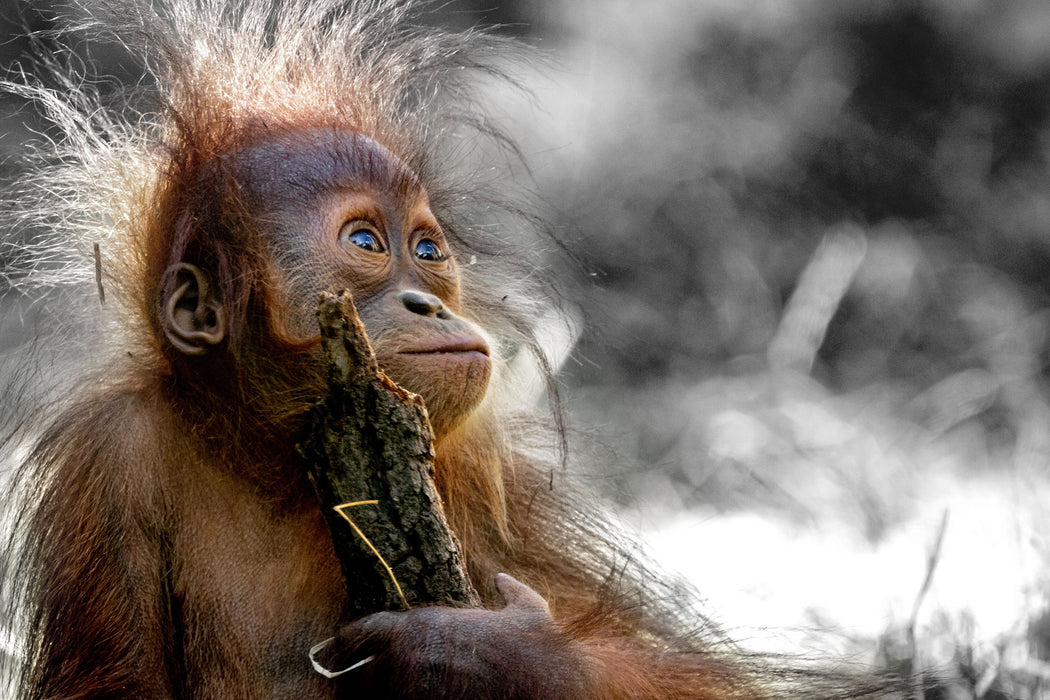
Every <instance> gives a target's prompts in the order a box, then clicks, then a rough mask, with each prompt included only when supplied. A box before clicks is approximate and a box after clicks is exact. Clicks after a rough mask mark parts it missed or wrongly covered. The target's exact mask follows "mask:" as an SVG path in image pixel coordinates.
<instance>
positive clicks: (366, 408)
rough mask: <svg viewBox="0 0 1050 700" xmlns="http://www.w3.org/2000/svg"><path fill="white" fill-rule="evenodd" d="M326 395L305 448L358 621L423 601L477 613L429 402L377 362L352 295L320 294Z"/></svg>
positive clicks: (312, 421)
mask: <svg viewBox="0 0 1050 700" xmlns="http://www.w3.org/2000/svg"><path fill="white" fill-rule="evenodd" d="M317 319H318V322H319V324H320V327H321V344H322V347H323V349H324V354H325V357H326V359H327V362H328V391H329V393H328V396H327V397H325V398H324V399H323V400H322V401H320V402H319V403H318V404H316V405H315V406H314V408H313V409H312V411H311V414H310V418H309V421H308V428H307V433H306V437H305V439H304V440H303V442H302V443H300V445H299V450H300V453H301V454H302V455H303V457H304V458H305V460H306V464H307V469H308V474H309V476H310V479H311V481H312V482H313V484H314V487H315V488H316V490H317V495H318V498H319V499H320V502H321V508H322V511H323V512H324V515H325V519H326V521H327V522H328V527H329V529H330V530H331V533H332V541H333V543H334V544H335V552H336V556H337V557H338V558H339V564H340V566H341V568H342V572H343V580H344V583H345V585H346V590H347V593H348V595H349V598H350V604H351V607H352V610H351V611H349V612H350V613H351V615H352V616H353V617H360V616H364V615H368V614H371V613H375V612H380V611H383V610H403V609H405V608H406V607H416V606H418V605H424V604H440V605H451V606H458V607H480V599H479V598H478V594H477V592H476V591H475V590H474V588H473V586H471V584H470V581H469V579H468V578H467V574H466V571H465V569H464V567H463V562H462V558H461V556H460V553H459V546H458V543H457V542H456V538H455V536H454V535H453V534H452V531H451V530H450V529H449V526H448V521H447V520H446V518H445V514H444V510H443V508H442V505H441V497H440V495H439V494H438V492H437V489H436V488H435V486H434V482H433V479H432V478H431V477H432V474H433V468H434V447H433V443H434V433H433V430H432V429H431V427H430V421H429V419H428V418H427V412H426V408H425V407H424V405H423V400H422V399H421V398H420V397H419V396H417V395H415V394H413V393H411V392H408V391H405V390H404V389H402V388H401V387H399V386H397V385H396V384H395V383H394V382H392V381H391V380H390V379H389V378H388V377H387V376H386V375H385V374H384V373H383V371H382V370H381V369H379V366H378V364H377V363H376V358H375V354H374V353H373V352H372V347H371V345H370V344H369V342H368V337H367V336H366V335H365V330H364V327H363V326H362V325H361V321H360V319H359V318H358V316H357V309H356V308H355V307H354V303H353V300H352V298H351V296H350V293H349V292H342V293H341V294H339V295H334V294H329V293H327V292H325V293H322V295H321V298H320V300H319V303H318V309H317Z"/></svg>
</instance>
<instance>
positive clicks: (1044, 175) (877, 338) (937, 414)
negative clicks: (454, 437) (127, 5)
mask: <svg viewBox="0 0 1050 700" xmlns="http://www.w3.org/2000/svg"><path fill="white" fill-rule="evenodd" d="M34 6H39V7H46V6H47V5H46V3H39V2H38V3H34ZM28 17H29V20H30V21H31V23H32V22H36V23H38V24H35V25H33V26H34V28H46V20H44V19H40V18H38V17H35V16H32V15H30V16H28ZM3 21H4V22H6V25H4V27H3V30H4V32H3V33H4V35H5V36H8V37H13V36H14V35H15V34H17V33H18V32H19V31H20V26H19V24H18V23H19V22H20V21H21V20H18V19H17V17H16V16H15V13H14V12H8V13H6V15H5V16H4V18H3ZM433 21H435V22H437V23H439V24H443V25H445V26H451V27H457V28H459V27H467V26H474V25H478V24H481V25H491V24H501V25H503V26H502V29H501V30H500V31H502V32H504V33H506V34H509V35H514V36H519V37H522V38H523V39H524V40H526V41H527V42H529V43H530V44H532V45H534V46H535V47H536V48H537V49H538V52H539V53H540V54H542V55H543V56H544V59H543V60H537V61H536V63H535V65H516V66H515V67H514V69H513V70H514V75H515V76H516V77H517V78H518V79H519V80H521V82H522V83H524V84H525V85H526V86H527V87H528V89H529V90H530V91H531V94H532V97H531V98H529V97H526V96H522V95H521V94H519V93H511V92H510V91H505V90H500V89H496V88H494V89H493V98H494V99H495V100H496V102H497V105H498V108H497V116H498V118H499V119H500V121H501V122H503V123H505V124H506V125H507V127H508V129H509V131H511V133H513V134H514V135H515V136H516V137H517V138H519V139H520V140H521V142H522V144H523V147H524V150H525V153H526V157H527V159H528V161H529V162H530V164H531V166H532V173H531V176H532V177H531V180H529V181H528V182H527V183H526V186H528V187H531V188H535V189H536V190H538V192H539V194H540V195H541V197H542V199H543V200H544V201H545V203H546V204H547V205H548V206H549V207H550V210H551V212H552V214H551V218H552V220H553V221H554V222H555V226H556V227H557V229H558V231H559V235H560V237H561V238H563V239H564V241H565V245H566V248H567V250H568V252H570V253H571V255H570V256H564V255H552V256H551V265H552V266H553V269H552V270H551V271H552V272H553V273H554V274H555V276H556V278H557V279H558V281H559V284H560V287H561V291H562V293H563V295H564V297H565V299H566V300H567V308H568V313H567V317H566V319H563V320H564V321H565V323H555V324H553V325H552V328H551V337H552V341H551V342H552V345H558V343H561V347H562V348H563V349H564V346H565V338H567V337H572V338H575V341H576V342H575V345H574V347H573V349H572V351H571V353H569V354H568V355H567V357H566V359H565V361H564V363H563V365H562V369H561V372H560V375H559V378H560V382H561V385H562V388H563V390H564V394H565V397H566V401H567V402H568V408H569V414H570V419H571V423H572V425H573V426H574V427H576V428H578V429H579V430H580V432H581V433H583V434H585V437H584V438H583V439H582V440H581V442H582V443H583V446H584V447H585V448H586V449H587V450H588V451H590V453H592V454H591V457H590V458H589V459H588V460H586V461H585V464H584V467H583V468H584V471H585V477H586V479H587V480H588V482H589V483H590V484H591V485H592V486H593V487H594V488H595V489H597V490H598V491H600V492H601V493H602V494H603V496H605V497H606V498H608V499H609V500H610V501H611V502H612V503H613V504H614V505H615V507H616V508H617V509H618V511H619V512H620V513H621V515H622V516H623V518H624V520H625V522H626V523H627V524H628V526H629V527H631V528H633V529H634V530H635V531H636V532H637V533H639V534H640V535H641V536H642V538H643V539H645V540H646V541H647V543H648V545H649V546H650V547H651V548H652V550H653V551H654V552H655V553H656V554H657V556H658V557H659V559H660V561H661V562H662V563H663V565H664V566H666V567H667V568H668V569H671V570H675V571H678V572H680V573H681V574H683V575H685V576H687V577H688V578H689V579H690V580H691V581H692V582H693V583H694V584H695V585H696V587H697V588H698V589H699V590H700V591H701V593H702V594H703V596H704V597H705V598H706V600H707V602H708V605H709V608H710V610H711V612H712V614H713V616H714V617H715V619H716V620H717V621H719V622H720V623H722V625H723V626H725V627H726V628H727V629H728V630H729V631H730V633H731V635H732V636H734V637H735V638H736V639H738V640H739V641H740V643H741V644H742V645H743V646H745V647H748V648H754V649H756V650H760V651H778V652H779V651H785V652H803V653H812V654H813V655H814V657H816V656H820V655H824V654H826V653H828V652H829V651H830V652H833V653H835V654H837V655H840V656H843V657H845V658H848V659H851V660H853V661H855V662H857V663H859V664H871V665H875V666H876V667H878V668H884V669H894V670H900V671H906V672H922V673H928V674H931V675H934V674H935V675H936V676H937V677H938V678H939V679H940V681H939V684H938V686H937V689H936V691H931V693H930V694H928V697H939V698H941V697H943V698H1007V697H1011V698H1044V697H1050V601H1048V595H1047V594H1048V592H1050V588H1048V584H1050V580H1048V579H1050V566H1048V562H1047V558H1048V556H1050V549H1048V548H1047V546H1046V544H1047V538H1048V537H1050V512H1048V509H1047V507H1046V505H1045V504H1048V503H1050V475H1048V465H1050V392H1048V385H1047V381H1046V372H1047V360H1048V356H1050V337H1048V332H1050V170H1048V167H1047V166H1048V159H1050V4H1048V3H1046V2H1045V0H1000V1H998V2H990V1H983V2H982V1H981V0H896V1H893V0H651V1H650V2H647V3H643V2H638V1H637V0H633V1H632V0H572V1H569V0H518V1H514V0H453V1H451V2H445V3H443V4H441V5H440V6H439V9H438V10H437V12H436V13H435V15H434V16H433ZM25 48H26V46H25V43H24V41H22V40H19V39H14V38H12V39H9V40H8V41H6V42H4V43H2V44H0V62H2V65H3V66H6V67H9V66H11V65H13V62H14V61H15V60H16V58H18V57H19V56H21V55H22V53H23V52H24V51H25ZM93 60H98V61H102V62H105V61H106V55H105V54H104V52H103V53H102V54H101V55H98V54H96V55H95V56H94V57H93ZM101 72H103V73H109V74H111V75H113V76H115V77H116V78H117V79H118V80H127V79H134V78H135V76H137V68H136V67H134V66H124V65H122V64H121V61H120V60H119V58H116V57H115V58H114V59H113V62H112V65H111V66H108V70H103V71H101ZM2 107H3V109H2V114H3V115H4V121H3V123H2V124H0V163H2V162H3V161H4V157H6V156H7V155H9V154H11V153H14V152H17V151H18V150H19V148H20V147H21V144H22V143H23V142H24V140H25V138H26V137H27V136H28V135H29V131H28V129H31V128H33V120H34V115H33V114H32V113H31V112H27V111H26V110H25V109H24V108H23V106H22V105H19V104H17V102H15V101H13V100H11V99H10V98H7V101H6V102H5V103H3V105H2ZM0 167H5V166H3V165H0ZM4 333H7V339H8V340H10V339H11V337H12V333H13V331H10V330H5V328H4V327H3V326H0V349H2V346H3V345H4V343H5V337H4V335H3V334H4Z"/></svg>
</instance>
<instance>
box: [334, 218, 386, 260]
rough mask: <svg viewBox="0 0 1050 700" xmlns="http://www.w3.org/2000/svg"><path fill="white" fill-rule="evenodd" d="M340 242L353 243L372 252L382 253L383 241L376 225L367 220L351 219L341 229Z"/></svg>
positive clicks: (344, 243)
mask: <svg viewBox="0 0 1050 700" xmlns="http://www.w3.org/2000/svg"><path fill="white" fill-rule="evenodd" d="M339 242H340V243H341V244H342V245H344V246H347V245H352V246H356V247H357V248H361V249H363V250H367V251H369V252H371V253H382V252H383V242H382V240H380V238H379V233H378V232H377V231H376V230H375V227H374V226H372V224H370V223H368V222H367V221H351V222H349V223H347V224H345V225H344V226H343V228H341V229H340V230H339Z"/></svg>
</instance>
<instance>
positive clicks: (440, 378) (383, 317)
mask: <svg viewBox="0 0 1050 700" xmlns="http://www.w3.org/2000/svg"><path fill="white" fill-rule="evenodd" d="M235 168H236V171H237V174H238V178H239V180H240V181H241V182H243V183H246V184H247V187H246V188H245V189H246V194H247V200H248V204H249V206H250V207H251V209H252V210H253V212H255V213H257V215H258V217H257V219H258V220H259V221H262V222H266V224H265V226H264V227H263V230H262V231H260V233H261V234H262V235H264V236H266V237H267V239H268V242H269V245H270V247H271V248H272V255H273V259H274V260H275V261H277V268H278V270H279V271H280V272H281V273H282V275H283V276H284V277H285V279H284V280H283V282H284V285H283V288H284V289H285V294H284V303H286V304H288V305H289V313H287V314H286V317H287V318H289V319H290V321H289V325H291V326H292V327H291V328H290V329H289V330H290V331H291V332H292V333H294V334H297V335H299V336H301V337H304V338H305V337H309V335H310V334H311V333H316V326H315V321H314V318H313V310H314V306H315V302H316V298H317V292H318V290H321V289H332V290H335V289H348V290H350V291H351V293H352V294H353V297H354V300H355V303H356V305H357V308H358V311H359V314H360V317H361V319H362V321H363V323H364V325H365V329H366V331H367V333H368V335H369V338H370V340H371V342H372V344H373V348H374V350H375V352H376V356H377V359H378V361H379V364H380V366H381V367H382V368H383V369H384V370H385V371H386V372H387V373H388V374H389V376H390V377H391V378H392V379H393V380H394V381H396V382H398V383H399V384H401V385H402V386H404V387H405V388H407V389H409V390H411V391H414V392H416V393H419V394H420V395H422V396H423V398H424V400H425V402H426V406H427V408H428V411H429V415H430V418H431V421H432V423H433V426H434V429H435V433H436V435H437V437H438V440H439V444H440V440H441V439H442V438H443V437H444V436H446V435H447V434H448V433H449V432H450V431H452V430H453V429H455V427H456V426H457V425H459V424H460V423H461V422H462V421H464V420H465V419H466V418H467V417H468V416H469V415H470V413H471V412H472V411H473V410H474V409H475V408H476V407H477V406H478V404H479V403H480V402H481V400H482V399H483V398H484V395H485V391H486V388H487V384H488V380H489V375H490V371H491V364H492V363H491V360H490V352H491V351H490V344H489V341H488V340H487V338H486V336H485V334H484V333H483V332H482V331H481V329H480V328H479V327H478V326H477V325H475V324H474V323H472V322H470V321H468V320H467V319H465V318H464V317H463V316H461V315H460V313H461V299H460V272H459V267H458V265H457V264H456V261H455V259H454V258H453V257H452V254H451V251H450V250H449V246H448V242H447V241H446V239H445V237H444V234H443V233H442V230H441V226H440V225H439V223H438V221H437V219H436V218H435V216H434V214H433V213H432V212H431V210H430V206H429V202H428V199H427V195H426V193H425V192H424V191H423V189H422V187H421V186H420V184H419V183H418V182H417V180H416V178H415V177H414V176H413V174H412V173H411V172H410V171H409V170H408V169H407V168H406V167H405V166H404V165H403V164H402V163H401V162H400V161H399V160H398V159H397V158H395V157H394V156H393V155H392V154H390V153H389V152H388V151H387V150H386V149H385V148H383V147H382V146H380V145H379V144H377V143H376V142H375V141H373V140H371V139H368V138H366V137H363V136H360V135H357V134H341V133H333V132H309V131H308V132H301V133H296V134H292V135H291V136H288V137H285V138H283V139H281V140H279V141H277V142H266V143H262V144H259V145H257V146H255V147H253V148H250V149H248V150H246V151H244V152H242V153H240V154H239V155H238V156H237V158H236V161H235ZM169 274H174V275H176V276H177V284H176V287H175V291H174V293H173V294H172V295H171V297H170V298H169V299H167V300H165V302H164V304H162V306H161V308H162V313H163V314H165V318H164V319H162V321H163V323H162V325H163V327H164V329H165V332H166V334H167V336H168V338H169V340H170V341H171V343H172V345H173V346H174V347H175V348H177V349H178V350H179V351H181V352H184V353H186V354H191V355H199V354H205V353H207V352H209V351H210V350H211V349H213V348H215V346H218V345H221V342H222V340H223V338H224V336H225V333H226V329H225V323H226V322H225V318H226V316H227V314H226V312H225V310H224V308H223V305H222V303H221V301H220V300H218V299H217V298H215V295H214V294H213V291H212V290H213V285H212V284H211V281H210V279H209V274H208V272H207V271H205V270H202V269H200V268H199V267H197V266H195V265H192V264H190V263H185V262H183V263H179V264H177V265H176V266H173V269H171V270H170V271H169ZM312 329H313V330H312ZM316 534H317V533H316V530H313V531H310V532H309V535H311V536H316ZM325 568H326V569H327V571H326V574H327V580H328V581H329V582H330V583H331V584H334V583H336V581H335V580H334V579H333V578H332V577H331V576H330V573H331V571H330V569H331V567H330V566H329V567H325ZM324 579H325V577H324V576H321V575H320V572H319V575H318V578H317V580H316V581H315V584H314V585H317V583H318V582H320V581H321V580H324ZM497 588H498V590H499V592H500V594H501V595H502V596H503V598H504V600H505V601H506V602H507V605H506V607H504V608H503V609H502V610H498V611H488V610H457V609H451V608H442V607H431V608H422V609H417V610H412V611H408V612H402V613H379V614H376V615H372V616H369V617H366V618H364V619H362V620H357V621H352V622H349V623H348V624H346V625H345V626H343V627H342V628H341V629H338V631H337V633H336V634H335V636H334V638H333V639H331V640H330V641H329V643H327V644H326V645H325V646H324V648H323V649H321V650H319V652H318V654H317V662H318V663H319V664H320V667H321V668H322V669H325V670H326V671H330V672H334V675H333V678H334V679H337V680H328V681H324V682H325V683H328V684H329V686H335V685H339V686H340V687H343V686H345V688H346V690H347V692H350V691H351V690H352V691H353V692H355V693H362V692H364V693H365V695H364V696H365V697H368V696H376V697H414V698H456V697H472V698H487V697H491V698H514V697H519V698H557V697H576V696H579V695H580V694H581V693H583V692H584V682H585V680H584V678H585V675H586V673H585V671H584V666H585V662H584V661H583V657H582V656H580V655H579V652H578V650H577V649H576V644H575V643H574V642H572V641H571V640H570V639H569V638H568V637H566V636H564V635H563V634H562V633H561V632H560V631H559V629H558V627H557V625H556V624H555V623H554V620H553V618H552V617H551V614H550V610H549V609H548V606H547V603H546V602H545V601H544V600H543V598H542V597H541V596H540V595H539V594H537V593H536V592H535V591H533V590H532V589H530V588H529V587H527V586H525V585H524V584H522V583H520V582H518V581H517V580H515V579H514V578H512V577H510V576H507V575H505V574H500V575H499V577H498V580H497ZM350 594H351V595H352V594H353V593H352V591H351V592H350ZM337 595H338V592H337V591H329V592H328V594H327V595H326V596H324V597H327V598H329V599H332V598H335V597H336V596H337ZM314 612H315V611H312V610H304V611H303V613H304V614H305V615H310V614H313V613H314ZM324 622H325V621H323V620H315V621H313V622H312V623H307V624H306V625H305V627H306V628H307V629H310V628H312V629H318V628H319V627H321V626H323V624H324ZM329 622H330V623H334V622H336V620H330V621H329ZM329 629H335V628H331V627H330V628H329ZM273 632H275V633H277V630H273ZM285 634H287V630H285ZM314 641H321V640H314ZM289 643H290V644H291V643H293V642H292V640H289ZM294 643H296V644H301V641H300V640H295V642H294ZM479 648H480V649H482V650H483V651H484V652H485V653H483V654H480V655H479V652H478V649H479ZM295 652H301V653H304V654H305V649H302V648H297V649H295V650H294V651H293V650H292V649H289V654H291V653H295ZM303 658H305V656H304V657H303ZM350 667H353V669H352V670H350V671H346V672H345V673H343V674H340V673H338V672H339V671H343V670H345V669H348V668H350ZM406 669H410V670H411V673H409V674H408V675H410V676H412V677H413V681H412V682H411V683H409V684H406V683H405V679H406ZM282 673H286V671H284V670H282ZM322 675H323V674H322V673H319V672H318V673H316V675H314V676H313V677H312V678H311V681H313V682H319V681H320V680H321V678H322ZM286 678H287V676H286ZM357 696H358V695H355V697H357Z"/></svg>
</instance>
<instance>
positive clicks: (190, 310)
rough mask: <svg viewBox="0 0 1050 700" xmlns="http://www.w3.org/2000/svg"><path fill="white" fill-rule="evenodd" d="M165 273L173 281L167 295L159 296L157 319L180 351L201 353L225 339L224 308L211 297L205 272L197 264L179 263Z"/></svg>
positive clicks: (187, 353)
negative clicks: (158, 317) (158, 316)
mask: <svg viewBox="0 0 1050 700" xmlns="http://www.w3.org/2000/svg"><path fill="white" fill-rule="evenodd" d="M165 277H167V278H169V279H173V280H174V281H173V282H172V283H171V284H170V286H169V287H168V288H169V289H171V288H172V287H173V288H174V291H173V292H171V294H170V296H168V297H167V298H166V299H162V300H161V301H162V303H161V309H160V323H161V326H162V327H163V328H164V334H165V335H166V336H167V337H168V340H169V341H171V344H172V345H174V346H175V349H177V350H178V351H179V352H182V353H185V354H186V355H203V354H204V353H206V352H207V351H208V350H209V349H210V347H211V346H212V345H218V344H219V343H221V342H222V341H223V340H225V339H226V312H225V310H224V309H223V307H222V304H220V303H219V301H218V300H217V299H216V298H215V297H214V295H213V293H212V289H211V283H210V282H209V280H208V275H207V274H206V273H205V272H204V271H203V270H201V269H200V268H199V267H197V266H196V265H191V264H189V263H178V264H175V265H172V266H171V267H169V268H168V270H167V272H166V273H165Z"/></svg>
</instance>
